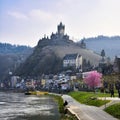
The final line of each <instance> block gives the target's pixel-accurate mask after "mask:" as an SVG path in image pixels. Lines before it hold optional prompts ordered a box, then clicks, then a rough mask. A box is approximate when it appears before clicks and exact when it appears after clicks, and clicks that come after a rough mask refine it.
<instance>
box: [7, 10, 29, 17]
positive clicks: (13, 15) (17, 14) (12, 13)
mask: <svg viewBox="0 0 120 120" xmlns="http://www.w3.org/2000/svg"><path fill="white" fill-rule="evenodd" d="M8 15H10V16H12V17H14V18H16V19H28V17H27V16H26V15H25V14H23V13H20V12H16V11H13V12H11V11H10V12H8Z"/></svg>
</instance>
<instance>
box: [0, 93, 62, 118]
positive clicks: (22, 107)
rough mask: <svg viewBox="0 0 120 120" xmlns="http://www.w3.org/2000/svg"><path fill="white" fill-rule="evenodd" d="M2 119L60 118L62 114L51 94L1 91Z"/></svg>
mask: <svg viewBox="0 0 120 120" xmlns="http://www.w3.org/2000/svg"><path fill="white" fill-rule="evenodd" d="M0 120H60V114H59V112H58V105H57V103H56V102H55V101H54V100H53V98H52V97H50V96H27V95H24V93H10V92H0Z"/></svg>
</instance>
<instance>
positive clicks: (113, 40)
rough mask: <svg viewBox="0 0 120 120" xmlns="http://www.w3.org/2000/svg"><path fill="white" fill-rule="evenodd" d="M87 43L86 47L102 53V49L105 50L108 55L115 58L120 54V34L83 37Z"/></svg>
mask: <svg viewBox="0 0 120 120" xmlns="http://www.w3.org/2000/svg"><path fill="white" fill-rule="evenodd" d="M82 40H84V42H85V43H86V48H87V49H90V50H93V51H95V52H96V53H98V54H100V53H101V51H102V49H104V50H105V53H106V57H110V58H111V59H114V58H115V56H116V55H117V56H118V55H120V36H112V37H108V36H103V35H100V36H97V37H91V38H84V39H82Z"/></svg>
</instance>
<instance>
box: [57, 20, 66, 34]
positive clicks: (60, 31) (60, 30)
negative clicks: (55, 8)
mask: <svg viewBox="0 0 120 120" xmlns="http://www.w3.org/2000/svg"><path fill="white" fill-rule="evenodd" d="M57 29H58V35H59V36H64V32H65V26H64V25H63V24H62V22H60V24H59V25H58V26H57Z"/></svg>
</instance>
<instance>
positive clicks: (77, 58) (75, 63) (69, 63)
mask: <svg viewBox="0 0 120 120" xmlns="http://www.w3.org/2000/svg"><path fill="white" fill-rule="evenodd" d="M63 67H74V68H76V69H81V70H82V56H81V55H79V54H78V53H74V54H66V55H65V56H64V58H63Z"/></svg>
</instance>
